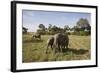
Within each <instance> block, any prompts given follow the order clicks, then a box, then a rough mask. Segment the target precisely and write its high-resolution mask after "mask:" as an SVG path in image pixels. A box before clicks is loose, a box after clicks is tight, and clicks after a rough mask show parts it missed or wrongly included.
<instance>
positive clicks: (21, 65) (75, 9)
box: [16, 4, 96, 70]
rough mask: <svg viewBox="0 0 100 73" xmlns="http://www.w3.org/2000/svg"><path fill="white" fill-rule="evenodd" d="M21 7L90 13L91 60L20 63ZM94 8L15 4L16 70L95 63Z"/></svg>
mask: <svg viewBox="0 0 100 73" xmlns="http://www.w3.org/2000/svg"><path fill="white" fill-rule="evenodd" d="M22 9H27V10H46V11H64V12H68V11H69V12H86V13H91V24H92V25H91V42H92V43H91V60H81V61H62V62H60V61H57V62H39V63H38V62H35V63H22ZM95 11H96V10H95V9H94V8H82V7H67V6H66V7H59V6H45V5H28V4H17V27H16V28H17V31H16V33H17V43H16V46H17V48H16V54H17V57H16V59H17V62H16V63H17V64H16V65H17V70H22V69H38V68H52V67H71V66H85V65H95V63H96V62H95V59H96V45H95V43H96V42H95V41H96V40H95V38H96V37H95V33H96V31H95V27H96V21H95V19H96V16H95V15H96V14H95V13H96V12H95Z"/></svg>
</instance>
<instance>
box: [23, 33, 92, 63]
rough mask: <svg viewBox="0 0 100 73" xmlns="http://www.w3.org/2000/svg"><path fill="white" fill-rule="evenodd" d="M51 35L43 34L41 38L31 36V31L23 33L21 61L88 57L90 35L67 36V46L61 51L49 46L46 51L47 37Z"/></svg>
mask: <svg viewBox="0 0 100 73" xmlns="http://www.w3.org/2000/svg"><path fill="white" fill-rule="evenodd" d="M51 36H52V35H43V36H42V39H41V40H40V39H34V38H32V33H30V34H29V33H28V34H23V37H22V39H23V43H22V44H23V45H22V47H23V48H22V60H23V62H25V63H27V62H45V61H46V62H47V61H69V60H88V59H90V50H91V47H90V46H91V45H90V42H91V41H90V40H91V38H90V36H75V35H70V36H69V48H68V49H64V50H63V52H62V53H61V52H57V53H54V50H52V49H51V48H49V50H48V52H47V53H45V51H46V46H47V39H48V38H50V37H51Z"/></svg>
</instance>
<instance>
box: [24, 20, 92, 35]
mask: <svg viewBox="0 0 100 73" xmlns="http://www.w3.org/2000/svg"><path fill="white" fill-rule="evenodd" d="M38 28H39V29H37V33H39V34H41V35H54V34H56V33H59V32H64V33H67V34H69V35H90V34H91V26H90V24H89V21H88V20H87V19H84V18H80V19H79V20H78V21H77V23H76V25H75V26H73V27H71V28H70V27H69V26H68V25H65V26H64V27H63V28H61V27H58V26H56V25H52V24H49V26H48V27H47V28H46V27H45V25H44V24H39V26H38ZM23 29H24V31H23V32H24V33H26V32H27V30H28V29H27V28H25V27H23Z"/></svg>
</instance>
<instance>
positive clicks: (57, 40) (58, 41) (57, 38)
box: [53, 33, 69, 52]
mask: <svg viewBox="0 0 100 73" xmlns="http://www.w3.org/2000/svg"><path fill="white" fill-rule="evenodd" d="M68 44H69V38H68V35H67V34H64V33H58V34H55V35H54V44H53V45H54V47H55V48H56V49H55V50H58V51H61V52H62V49H63V48H68Z"/></svg>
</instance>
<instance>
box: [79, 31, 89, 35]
mask: <svg viewBox="0 0 100 73" xmlns="http://www.w3.org/2000/svg"><path fill="white" fill-rule="evenodd" d="M80 35H81V36H87V35H90V33H89V31H80Z"/></svg>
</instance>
